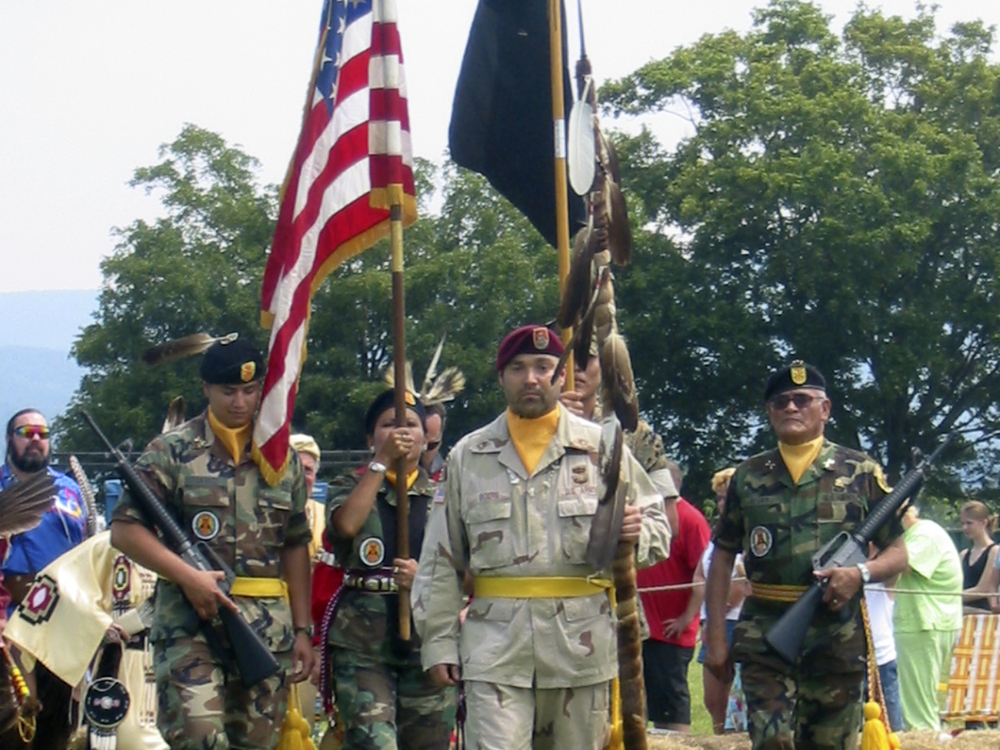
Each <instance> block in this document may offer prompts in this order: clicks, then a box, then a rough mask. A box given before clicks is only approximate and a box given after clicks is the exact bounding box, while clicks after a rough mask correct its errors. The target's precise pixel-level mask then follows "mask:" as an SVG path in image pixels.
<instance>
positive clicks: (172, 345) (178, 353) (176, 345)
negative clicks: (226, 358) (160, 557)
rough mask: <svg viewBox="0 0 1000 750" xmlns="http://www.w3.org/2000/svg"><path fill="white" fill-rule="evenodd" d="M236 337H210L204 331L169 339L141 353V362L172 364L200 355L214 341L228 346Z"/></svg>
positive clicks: (234, 335) (231, 335) (230, 334)
mask: <svg viewBox="0 0 1000 750" xmlns="http://www.w3.org/2000/svg"><path fill="white" fill-rule="evenodd" d="M238 336H239V334H238V333H227V334H226V335H225V336H210V335H208V334H207V333H205V332H204V331H201V332H199V333H192V334H191V335H189V336H182V337H181V338H179V339H171V340H170V341H164V342H163V343H162V344H156V345H155V346H151V347H149V348H148V349H146V351H144V352H143V353H142V361H143V362H145V363H146V364H147V365H150V366H153V365H162V364H164V363H166V362H174V361H176V360H178V359H184V358H186V357H193V356H195V355H196V354H201V353H202V352H204V351H206V350H207V349H208V347H210V346H211V345H212V344H214V343H215V342H216V341H220V342H222V343H223V344H229V343H231V342H233V341H235V340H236V339H237V337H238Z"/></svg>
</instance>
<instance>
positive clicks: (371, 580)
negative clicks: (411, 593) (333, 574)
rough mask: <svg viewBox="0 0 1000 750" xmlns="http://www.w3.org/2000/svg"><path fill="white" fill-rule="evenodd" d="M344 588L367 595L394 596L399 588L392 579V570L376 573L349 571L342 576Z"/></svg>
mask: <svg viewBox="0 0 1000 750" xmlns="http://www.w3.org/2000/svg"><path fill="white" fill-rule="evenodd" d="M344 587H345V588H349V589H356V590H358V591H367V592H368V593H369V594H395V593H398V592H399V586H397V585H396V582H395V581H394V580H393V579H392V568H381V569H379V570H377V571H371V572H368V571H362V570H349V571H347V573H346V574H345V575H344Z"/></svg>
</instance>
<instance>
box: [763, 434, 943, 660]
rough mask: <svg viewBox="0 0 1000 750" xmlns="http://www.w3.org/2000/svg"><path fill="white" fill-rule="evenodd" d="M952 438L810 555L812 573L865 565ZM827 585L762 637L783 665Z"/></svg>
mask: <svg viewBox="0 0 1000 750" xmlns="http://www.w3.org/2000/svg"><path fill="white" fill-rule="evenodd" d="M954 436H955V433H949V434H948V435H946V436H945V438H944V441H943V442H942V443H941V445H939V446H938V447H937V448H935V450H934V452H933V453H932V454H931V455H930V456H928V457H927V458H924V459H923V460H921V461H920V463H919V464H917V466H915V467H914V468H913V469H912V470H911V471H909V472H907V474H906V476H904V477H903V478H902V479H900V480H899V484H897V485H896V486H895V487H893V489H892V492H890V493H889V494H888V495H886V496H885V497H884V498H882V501H881V502H880V503H878V505H877V507H876V508H875V510H874V511H873V512H872V513H870V514H869V515H868V516H867V517H866V518H865V520H864V521H863V522H862V523H861V525H860V526H858V528H857V529H855V530H854V531H853V532H847V531H841V532H840V533H839V534H837V536H835V537H834V538H833V539H831V540H830V541H829V542H827V543H826V544H825V545H824V546H823V548H822V549H821V550H820V551H819V552H817V553H816V554H815V555H813V559H812V566H813V570H827V569H829V568H845V567H851V566H853V565H857V564H858V563H863V562H865V561H866V560H867V559H868V543H869V542H870V541H871V540H872V539H873V538H874V536H875V534H876V533H878V530H879V529H881V528H882V527H883V526H884V525H885V524H886V523H887V522H888V521H889V519H890V518H891V517H892V516H893V515H894V514H895V513H896V512H897V511H898V510H899V508H900V507H901V506H902V505H903V503H905V502H906V501H907V500H908V499H909V498H910V496H911V495H913V494H914V493H915V492H916V491H917V490H918V489H919V487H920V483H921V482H922V481H923V479H924V477H925V476H926V475H927V473H928V472H929V471H930V468H931V466H933V464H934V462H935V461H937V459H938V457H939V456H940V455H941V452H942V451H943V450H944V449H945V448H946V447H947V446H948V444H949V443H950V442H951V440H952V438H953V437H954ZM827 583H828V579H826V578H823V579H820V580H816V581H814V582H813V584H812V585H811V586H810V587H809V588H808V589H806V592H805V593H804V594H803V595H802V596H801V597H799V599H798V600H797V601H796V602H795V604H793V605H792V606H791V607H789V608H788V609H787V610H785V613H784V614H783V615H782V616H781V617H780V618H779V619H778V621H777V622H776V623H774V625H773V626H771V628H770V630H768V631H767V633H765V634H764V640H765V641H766V642H767V644H768V645H769V646H770V647H771V648H772V649H774V651H775V652H776V653H777V654H778V655H779V656H780V657H781V658H782V659H784V660H785V661H787V662H789V663H794V662H795V660H796V659H798V657H799V652H800V651H801V650H802V641H803V640H805V637H806V631H807V630H808V629H809V625H810V623H811V622H812V619H813V616H814V615H815V614H816V609H817V608H818V607H819V605H820V603H821V602H822V601H823V593H824V592H825V591H826V586H827ZM845 612H846V610H845Z"/></svg>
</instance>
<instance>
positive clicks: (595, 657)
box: [411, 326, 670, 750]
mask: <svg viewBox="0 0 1000 750" xmlns="http://www.w3.org/2000/svg"><path fill="white" fill-rule="evenodd" d="M561 353H562V344H560V343H559V339H558V337H557V335H556V334H555V333H554V332H550V331H549V330H548V329H547V328H544V327H541V326H524V327H522V328H519V329H517V330H515V331H513V332H512V333H510V334H508V336H507V337H506V338H505V339H504V341H503V342H502V343H501V345H500V348H499V351H498V353H497V362H496V369H497V372H498V374H499V379H500V385H501V387H502V389H503V391H504V396H505V397H506V400H507V406H508V409H507V412H506V413H505V414H501V415H500V416H499V417H498V418H497V419H496V420H494V421H493V422H491V423H490V424H488V425H487V426H485V427H483V428H481V429H479V430H476V431H475V432H473V433H471V434H469V435H466V436H465V437H464V438H462V440H460V441H459V442H458V444H457V445H456V446H455V447H454V448H453V449H452V451H451V453H450V455H449V457H448V464H447V467H446V472H445V473H446V476H447V479H446V484H445V490H444V492H443V494H442V495H441V496H440V497H439V498H436V501H437V503H436V507H435V509H434V511H433V513H432V515H431V521H430V525H429V527H428V530H427V533H426V535H425V538H424V545H423V551H422V552H421V555H420V568H419V572H418V574H417V582H416V584H415V586H414V590H413V592H412V597H411V598H412V601H413V616H414V621H415V622H416V625H417V629H418V630H419V631H420V635H421V637H422V639H423V646H422V648H421V657H422V662H423V666H424V668H425V669H428V670H430V672H431V676H432V677H434V678H435V679H436V680H437V681H438V682H439V683H440V684H449V685H453V684H456V683H457V681H458V679H459V677H460V674H459V664H461V677H462V678H463V679H464V681H465V690H466V699H467V706H468V718H467V721H466V741H467V746H468V747H474V748H489V749H490V750H498V749H500V748H517V749H518V750H522V749H523V748H528V747H536V748H543V747H544V748H574V750H577V749H578V750H587V749H591V748H592V749H593V750H599V749H600V748H602V747H604V745H605V740H606V730H607V726H608V707H609V681H610V680H611V678H613V677H614V676H615V675H616V673H617V659H616V653H615V630H614V614H613V613H612V611H611V607H610V603H609V601H608V595H607V592H606V590H605V588H606V585H607V581H606V579H603V578H602V577H601V574H600V571H596V570H594V569H593V568H591V567H590V566H588V565H587V564H586V562H585V559H584V558H585V551H586V547H587V540H588V537H589V534H590V528H591V522H592V518H593V515H594V512H595V510H596V508H597V502H598V470H597V447H598V440H599V435H600V427H599V426H598V425H595V424H593V423H592V422H588V421H586V420H583V419H580V418H579V417H576V416H574V415H572V414H570V413H569V412H568V410H567V409H563V408H560V405H559V400H558V398H559V389H560V387H561V386H562V379H561V378H560V379H559V380H557V381H556V383H554V384H553V383H552V382H551V380H552V375H553V373H554V371H555V367H556V364H557V361H558V358H559V355H560V354H561ZM621 481H622V483H623V487H624V488H625V491H626V493H627V499H628V505H627V507H626V511H625V516H624V520H623V521H622V529H621V539H623V540H627V541H631V542H635V543H636V544H637V553H636V558H637V560H638V562H639V564H640V565H650V564H652V563H654V562H657V561H658V560H661V559H663V558H665V556H666V554H667V550H668V549H669V546H670V532H669V528H668V525H667V522H666V518H665V516H664V515H663V509H662V501H661V498H660V495H659V494H658V493H657V492H656V489H655V488H654V487H653V485H652V483H651V482H650V480H649V478H648V477H647V476H646V474H645V472H644V471H643V470H642V468H641V467H640V466H639V464H638V463H637V462H636V460H635V459H634V458H633V457H632V455H631V453H630V452H628V451H627V450H626V452H625V455H624V457H623V460H622V467H621ZM456 569H458V570H467V571H469V573H471V575H472V576H473V577H474V580H475V598H474V599H473V601H472V603H471V605H470V606H469V610H468V615H467V617H466V619H465V623H464V624H463V625H462V626H461V631H460V630H459V622H458V616H457V614H458V611H459V609H461V606H462V597H461V590H460V587H459V580H458V578H457V577H456V575H455V570H456Z"/></svg>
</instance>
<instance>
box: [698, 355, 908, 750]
mask: <svg viewBox="0 0 1000 750" xmlns="http://www.w3.org/2000/svg"><path fill="white" fill-rule="evenodd" d="M764 401H765V404H766V407H767V415H768V418H769V419H770V422H771V426H772V428H773V429H774V432H775V434H776V436H777V438H778V448H777V449H775V450H770V451H767V452H765V453H761V454H758V455H756V456H753V457H752V458H750V459H748V460H746V461H744V462H743V463H742V464H740V465H739V466H738V467H737V469H736V473H735V474H734V475H733V478H732V481H731V482H730V484H729V491H728V494H727V496H726V507H725V510H724V512H723V514H722V516H721V517H720V518H719V521H718V524H717V526H716V528H715V553H714V556H713V558H712V565H711V568H710V569H709V573H708V590H707V593H706V602H707V608H708V624H707V627H706V630H707V638H706V643H707V646H708V654H707V657H706V660H705V666H706V667H707V668H709V669H710V670H711V671H712V673H713V674H714V675H715V676H716V677H718V678H719V679H720V680H723V681H730V680H732V670H733V660H734V659H735V660H736V661H739V662H741V664H742V679H743V690H744V692H745V693H746V699H747V708H748V715H749V723H750V737H751V740H752V743H753V748H754V750H758V749H761V750H763V749H765V748H766V749H767V750H771V749H776V748H794V747H800V748H802V747H809V748H817V749H820V750H823V749H826V748H829V750H834V749H836V750H842V749H843V748H848V749H850V748H854V747H856V746H857V740H858V728H859V726H860V724H861V705H862V703H861V698H862V696H861V681H862V677H863V676H864V669H865V635H864V628H863V626H862V621H861V614H860V609H859V604H860V600H861V594H862V584H863V583H864V582H867V581H882V580H885V579H886V578H889V577H891V576H893V575H895V574H896V573H898V572H900V571H902V569H903V568H904V567H905V565H906V550H905V548H904V547H903V546H902V540H901V539H900V538H899V535H900V534H901V532H902V529H901V527H900V526H899V521H898V519H893V520H892V521H891V522H890V523H889V524H887V525H886V526H884V527H883V528H882V530H881V531H880V532H879V534H878V536H877V537H876V539H875V543H876V544H877V545H878V546H879V547H880V548H881V549H882V553H881V554H880V555H879V557H878V558H876V559H875V560H873V561H871V562H869V563H867V564H859V565H858V566H857V567H852V568H833V569H831V570H827V571H823V572H821V573H818V574H814V572H813V569H812V556H813V554H814V553H816V552H817V551H818V550H819V549H820V548H821V547H822V546H823V545H824V544H826V543H827V542H828V541H829V540H830V539H832V538H833V537H834V536H835V535H836V534H837V533H838V532H840V531H848V532H850V531H852V530H854V529H855V528H857V526H858V525H860V523H861V522H862V521H863V520H864V518H865V516H867V515H868V514H869V513H870V512H872V509H873V507H874V506H875V505H877V503H878V502H879V501H880V500H881V499H882V498H883V497H884V496H885V495H886V494H887V493H888V488H887V487H886V485H885V480H884V478H883V476H882V470H881V467H880V466H879V465H878V463H876V462H875V461H874V460H872V459H871V458H869V457H868V456H866V455H865V454H864V453H861V452H860V451H856V450H851V449H849V448H844V447H842V446H839V445H836V444H834V443H831V442H830V441H828V440H826V439H824V437H823V432H824V429H825V425H826V422H827V420H828V419H829V418H830V408H831V404H830V399H829V398H827V394H826V381H825V380H824V378H823V376H822V375H821V374H820V372H819V371H818V370H816V369H815V368H814V367H811V366H809V365H807V364H805V363H803V362H802V361H801V360H796V361H795V362H792V363H791V365H789V366H787V367H784V368H782V369H780V370H778V371H776V372H774V373H773V374H772V375H771V377H770V378H769V379H768V382H767V387H766V388H765V392H764ZM738 552H743V555H744V561H745V563H746V571H747V577H748V578H749V579H750V582H751V586H752V594H751V596H750V598H748V599H747V600H746V603H745V604H744V605H743V612H742V615H741V618H740V622H739V624H738V625H737V626H736V634H735V639H734V645H733V654H732V656H731V655H730V653H729V646H728V644H727V641H726V625H725V619H726V599H727V596H728V593H729V581H730V574H731V571H732V567H733V560H734V558H735V555H736V553H738ZM815 575H819V576H822V577H825V578H828V579H829V585H828V587H827V590H826V593H825V595H824V598H823V601H824V602H825V604H826V606H822V607H820V609H819V610H818V611H817V612H816V615H815V617H814V618H813V621H812V624H811V625H810V627H809V629H808V631H807V633H806V637H805V641H804V643H803V649H802V653H801V654H800V655H799V658H798V660H797V661H796V663H795V664H787V663H785V662H784V661H783V660H782V659H781V657H779V656H778V655H777V654H776V653H774V652H773V651H770V650H769V648H768V646H767V644H766V642H765V641H764V634H765V633H766V632H767V631H768V629H769V628H770V627H771V626H772V625H773V624H774V623H775V622H776V621H777V620H778V618H779V617H780V616H781V615H782V613H784V611H785V610H786V609H787V608H788V607H789V606H790V604H791V603H792V602H794V601H795V600H796V599H798V597H799V596H801V594H802V593H803V592H804V591H805V590H806V587H807V586H809V585H810V584H811V583H812V582H813V580H815ZM843 610H846V611H843Z"/></svg>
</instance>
